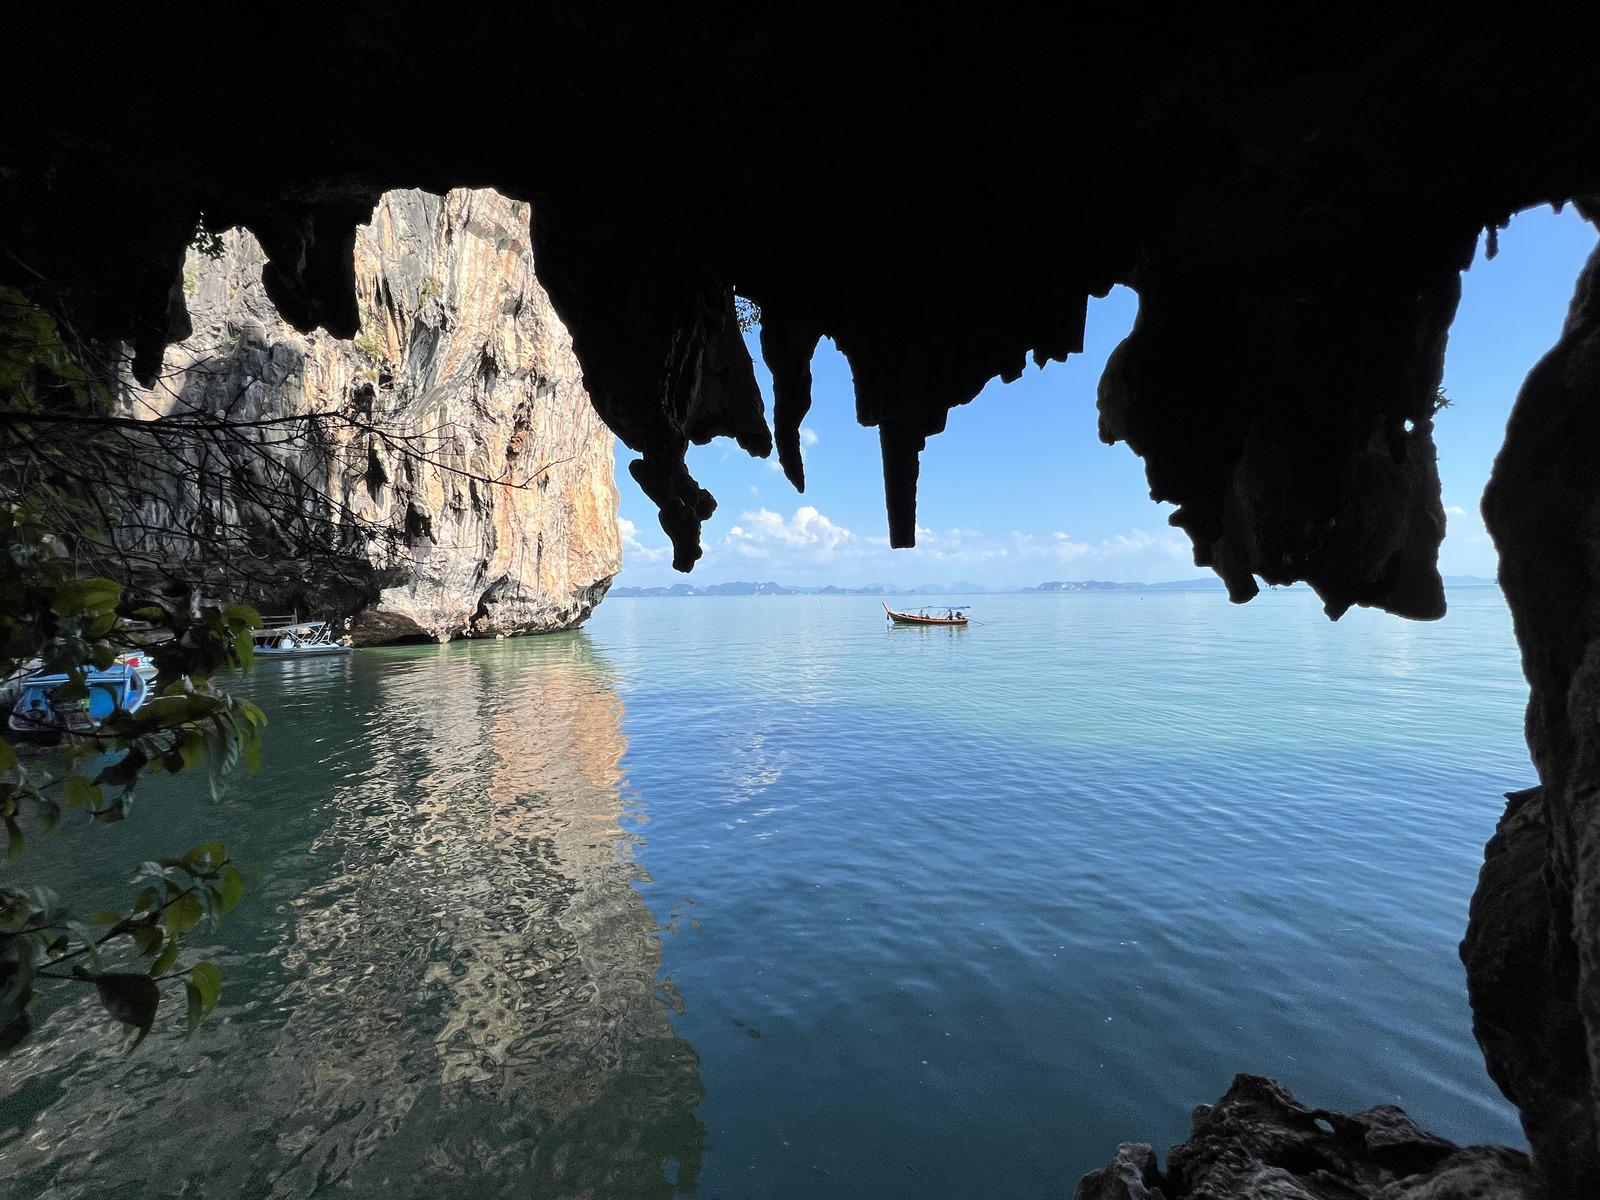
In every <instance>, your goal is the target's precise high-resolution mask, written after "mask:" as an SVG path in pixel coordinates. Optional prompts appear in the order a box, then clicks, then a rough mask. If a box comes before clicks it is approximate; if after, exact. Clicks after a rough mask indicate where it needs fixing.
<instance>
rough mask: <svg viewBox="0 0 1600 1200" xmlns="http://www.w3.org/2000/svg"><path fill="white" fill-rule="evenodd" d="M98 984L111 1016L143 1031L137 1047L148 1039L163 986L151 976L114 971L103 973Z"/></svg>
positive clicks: (101, 1000)
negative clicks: (159, 985) (160, 986)
mask: <svg viewBox="0 0 1600 1200" xmlns="http://www.w3.org/2000/svg"><path fill="white" fill-rule="evenodd" d="M94 983H95V987H96V988H98V989H99V991H100V1003H101V1004H103V1005H105V1009H106V1012H107V1013H109V1014H110V1015H111V1019H112V1020H114V1021H121V1022H122V1023H123V1024H124V1025H132V1026H133V1027H134V1028H135V1029H137V1030H138V1031H139V1036H138V1037H137V1038H135V1039H134V1042H133V1044H134V1046H137V1045H138V1044H139V1043H140V1042H142V1041H144V1039H145V1035H146V1034H147V1033H149V1032H150V1026H151V1024H152V1023H154V1021H155V1019H156V1009H157V1007H159V1006H160V1004H161V989H160V988H158V987H157V986H156V981H155V980H154V979H151V978H150V976H148V975H143V974H138V975H136V974H133V973H131V972H125V971H114V972H110V973H108V974H105V975H101V976H99V977H98V978H97V979H96V980H95V981H94ZM130 1048H131V1047H130Z"/></svg>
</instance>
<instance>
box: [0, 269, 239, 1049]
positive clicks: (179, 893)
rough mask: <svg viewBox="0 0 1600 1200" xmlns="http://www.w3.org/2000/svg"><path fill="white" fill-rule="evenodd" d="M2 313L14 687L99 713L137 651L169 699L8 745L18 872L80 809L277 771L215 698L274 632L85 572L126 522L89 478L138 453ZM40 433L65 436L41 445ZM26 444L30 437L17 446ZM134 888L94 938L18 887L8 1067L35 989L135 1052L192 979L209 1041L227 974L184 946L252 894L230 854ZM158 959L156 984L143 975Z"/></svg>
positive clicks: (45, 327) (4, 814)
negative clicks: (186, 959) (78, 1003)
mask: <svg viewBox="0 0 1600 1200" xmlns="http://www.w3.org/2000/svg"><path fill="white" fill-rule="evenodd" d="M0 301H3V302H0V416H4V417H5V418H6V419H5V420H0V562H3V563H4V568H3V569H0V678H4V679H6V680H8V681H16V680H20V679H22V678H25V677H27V676H29V675H33V674H46V675H64V676H66V679H65V681H64V682H63V683H61V684H59V685H57V686H56V687H55V688H54V689H53V691H52V697H51V698H52V701H54V702H61V703H69V704H70V703H72V702H73V701H84V700H87V698H88V695H89V692H88V674H89V672H90V671H91V670H104V669H106V668H108V667H110V666H111V665H112V664H113V663H114V662H115V661H116V659H117V656H118V655H119V654H121V653H123V652H125V651H128V650H135V649H137V650H139V651H140V652H142V653H143V654H146V655H148V656H149V657H150V659H151V660H152V661H153V662H154V663H155V665H156V668H157V671H158V674H157V678H156V683H155V685H154V686H155V688H156V691H157V695H156V696H155V698H153V699H151V700H150V701H149V702H147V703H146V704H144V705H143V706H142V707H140V708H139V710H138V711H137V712H128V711H126V710H124V709H120V708H119V709H117V710H116V711H114V712H112V713H111V714H110V715H109V716H107V717H105V718H104V719H103V720H101V721H100V722H99V723H98V725H97V726H96V727H93V728H91V729H90V730H88V731H86V732H83V733H73V734H67V735H56V736H55V741H54V744H41V743H40V742H39V741H38V738H37V737H36V736H35V735H34V734H32V733H29V734H26V735H22V738H20V739H19V738H18V737H16V736H10V735H8V736H7V737H6V738H5V739H0V823H3V824H4V826H5V829H6V834H7V855H6V860H7V861H8V862H11V861H15V860H16V859H18V858H19V857H20V856H22V855H23V854H24V852H25V851H26V849H27V846H28V845H29V841H30V837H29V835H28V834H27V833H25V829H28V828H31V829H33V830H36V831H37V833H38V835H39V836H49V835H51V834H53V833H55V832H56V830H57V829H59V828H60V826H61V825H62V823H63V820H64V819H65V817H66V816H67V814H68V813H71V812H73V811H75V810H82V811H83V812H85V813H86V814H87V816H88V817H90V818H92V819H93V820H94V821H95V822H98V823H100V824H111V823H114V822H117V821H120V820H122V819H123V818H124V817H126V816H127V815H128V813H129V811H130V810H131V806H132V801H133V798H134V794H135V791H136V790H137V787H138V785H139V783H140V781H141V780H142V779H143V778H145V777H146V776H148V775H152V774H157V773H161V772H166V773H172V774H175V773H177V772H180V771H185V770H191V769H198V768H200V767H202V766H203V767H204V768H205V769H206V771H207V774H208V776H209V779H210V783H211V790H212V794H213V795H214V796H220V794H221V792H222V789H223V786H224V782H225V778H226V776H227V775H228V773H229V772H231V771H232V770H234V768H235V767H236V766H238V765H239V764H240V763H241V762H243V763H244V765H245V766H247V767H248V768H249V769H250V770H254V769H255V768H256V766H257V765H258V764H259V762H260V756H261V731H262V729H263V727H264V726H265V725H266V717H265V715H264V714H263V713H262V712H261V710H260V709H259V708H257V707H256V706H255V705H254V704H252V703H250V702H249V701H248V700H245V699H243V698H240V697H235V696H230V695H228V694H227V693H226V692H224V691H222V690H221V689H219V688H217V687H215V686H214V685H213V684H212V683H211V676H213V675H214V674H216V673H217V672H219V671H223V670H231V669H234V668H240V669H245V670H248V669H249V668H250V666H251V665H252V660H253V655H252V649H251V640H250V631H251V630H252V629H253V628H256V627H258V626H259V625H260V624H261V617H260V615H259V614H258V613H256V612H255V611H254V610H253V609H251V608H248V607H245V606H243V605H230V606H226V607H221V606H209V607H195V608H189V607H177V606H169V605H168V604H167V603H166V602H165V601H164V600H163V598H162V597H160V596H145V597H141V596H135V595H128V594H126V593H125V590H124V587H123V586H122V585H121V584H119V583H117V582H116V581H114V580H111V579H105V578H100V577H97V576H88V577H85V575H84V574H83V573H82V572H81V570H80V564H81V563H82V562H83V561H84V560H85V559H87V560H88V561H89V562H95V561H98V560H99V557H100V554H101V552H102V551H103V548H104V547H105V546H106V545H108V544H109V542H110V539H109V535H108V533H107V531H108V530H110V529H115V528H116V526H117V522H118V520H119V519H120V517H121V514H122V508H121V505H122V502H123V501H122V499H121V497H119V495H118V493H117V491H116V489H115V488H113V487H111V486H109V485H108V482H107V473H106V472H101V473H100V474H98V475H97V474H95V473H94V472H86V471H84V470H83V469H81V468H82V463H83V462H85V461H90V460H94V459H95V456H96V455H97V454H101V453H102V452H105V447H106V442H107V440H108V439H110V438H113V437H118V436H120V434H119V433H118V432H117V431H116V430H115V428H114V427H112V426H108V425H107V424H105V423H104V418H106V417H108V416H109V415H110V414H111V411H112V406H111V404H110V399H109V394H108V392H107V390H106V389H105V387H104V386H102V385H101V384H100V383H99V382H97V381H96V380H95V379H93V378H92V377H91V376H90V375H88V374H87V373H86V372H85V371H84V370H83V369H82V367H81V366H80V365H79V363H78V361H77V359H76V358H75V357H74V356H73V355H72V354H70V353H68V352H67V350H66V348H65V342H64V339H63V338H62V337H61V335H60V332H59V330H58V328H57V327H56V324H55V323H54V321H53V319H52V318H50V316H49V315H48V314H47V313H45V312H44V311H43V310H42V309H40V308H37V307H35V306H32V305H29V304H27V303H25V302H22V301H21V300H20V299H19V297H17V296H16V295H15V294H13V293H8V294H6V295H4V296H0ZM18 418H21V419H20V420H19V419H18ZM57 418H82V420H76V419H67V420H57ZM39 429H45V430H60V431H62V432H61V433H60V434H57V435H52V436H47V437H36V436H33V434H32V433H31V432H29V431H36V430H39ZM18 430H21V431H23V434H24V435H23V436H13V434H15V433H16V432H17V431H18ZM152 444H153V443H152ZM108 453H109V454H110V457H107V458H105V459H104V462H105V463H122V462H124V461H125V459H124V458H119V457H117V456H118V455H124V456H125V455H126V454H128V453H129V451H128V450H127V448H126V446H118V447H115V448H114V449H113V450H112V451H110V452H108ZM133 465H135V466H136V465H137V464H133ZM134 883H136V884H139V883H143V884H145V886H144V887H143V888H142V890H141V891H140V892H139V894H138V896H137V897H136V898H135V899H134V901H133V903H132V904H131V906H130V907H129V908H128V909H127V910H126V911H123V910H120V909H116V910H113V909H107V910H104V911H101V912H97V913H92V914H90V915H89V917H88V918H87V919H85V920H82V921H79V920H77V919H76V918H75V917H74V916H73V915H72V911H71V908H70V906H69V905H68V904H66V903H65V902H64V901H63V900H62V898H61V897H60V895H59V894H58V893H57V892H55V891H54V890H52V889H49V888H43V887H36V888H20V887H16V886H11V885H7V884H4V883H0V1053H4V1052H5V1051H7V1050H10V1049H11V1048H13V1047H14V1046H16V1045H17V1044H19V1043H20V1042H21V1041H22V1040H23V1039H25V1038H26V1037H27V1036H28V1034H29V1033H30V1032H31V1031H32V1029H33V1020H32V1016H31V1012H30V1010H31V1006H32V1005H33V1004H34V1002H35V1001H36V1000H38V999H39V996H40V992H39V991H37V990H36V988H35V985H36V984H43V983H45V982H46V981H48V982H50V983H52V984H54V985H56V986H62V987H69V986H73V985H83V984H93V985H94V987H95V989H96V991H97V994H98V996H99V999H100V1002H101V1004H102V1006H103V1007H104V1009H105V1010H106V1012H107V1013H108V1015H110V1016H111V1017H112V1018H113V1019H114V1020H117V1021H120V1022H121V1023H122V1024H123V1025H124V1026H125V1027H127V1028H128V1029H129V1030H131V1031H134V1032H136V1033H137V1036H136V1037H135V1038H134V1041H133V1043H132V1044H133V1045H135V1046H137V1045H138V1044H139V1043H140V1042H141V1041H143V1039H144V1037H145V1036H146V1035H147V1034H148V1033H149V1031H150V1028H151V1026H152V1024H153V1022H154V1020H155V1016H156V1012H157V1010H158V1008H159V1006H160V1003H161V991H162V989H161V984H162V983H165V982H169V981H175V980H177V979H180V978H181V979H183V981H184V990H185V993H186V996H187V1000H188V1028H189V1032H191V1033H192V1032H193V1031H194V1029H195V1028H196V1027H197V1026H198V1024H199V1023H200V1021H201V1020H203V1019H204V1017H205V1016H206V1015H207V1014H208V1013H210V1012H211V1011H212V1009H213V1008H214V1007H215V1006H216V1003H217V998H218V996H219V995H220V993H221V987H222V975H221V972H220V971H219V970H218V968H217V966H216V964H215V963H212V962H204V961H203V962H195V963H192V964H190V965H189V966H186V967H179V965H178V960H179V957H180V955H181V954H182V952H183V938H184V936H185V935H187V934H188V933H190V932H191V931H192V930H193V929H194V928H196V926H197V925H199V924H200V922H201V921H204V920H209V921H211V922H213V923H214V922H215V921H216V920H217V919H219V918H220V917H221V916H222V914H223V913H225V912H227V911H228V910H229V909H231V908H232V907H233V906H234V905H235V904H237V903H238V902H239V899H240V897H241V896H242V894H243V891H244V876H243V874H242V873H241V872H240V870H239V868H238V866H237V865H236V864H235V863H234V861H233V859H232V857H231V856H230V855H229V854H228V852H227V849H226V848H225V847H224V846H223V844H222V843H220V842H204V843H202V844H201V845H199V846H196V847H194V848H193V849H191V850H190V851H189V852H188V853H186V854H184V855H181V856H178V857H174V858H164V859H160V860H157V861H155V862H149V863H145V864H144V865H143V867H141V868H140V870H139V873H138V874H137V875H136V876H135V877H134ZM142 958H143V959H149V960H150V961H149V963H148V966H147V967H146V968H145V969H143V970H129V969H127V968H129V967H130V966H134V965H136V964H137V962H138V960H139V959H142Z"/></svg>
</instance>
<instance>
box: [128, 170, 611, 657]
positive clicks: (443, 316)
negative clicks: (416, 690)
mask: <svg viewBox="0 0 1600 1200" xmlns="http://www.w3.org/2000/svg"><path fill="white" fill-rule="evenodd" d="M213 254H214V257H213V256H208V255H206V254H202V253H200V252H199V251H197V250H191V251H190V252H189V255H188V258H187V260H186V265H185V272H184V280H183V288H184V292H185V298H186V301H187V306H188V309H189V314H190V319H191V322H192V325H193V330H192V333H191V334H190V335H189V336H188V337H187V338H185V339H184V340H183V341H182V342H179V343H177V344H175V345H174V346H172V347H170V348H169V349H168V351H167V353H166V356H165V360H164V363H163V370H162V371H161V374H160V377H159V378H158V379H157V380H156V381H155V383H154V385H153V386H151V387H148V388H143V387H140V386H138V385H137V384H136V383H135V382H133V380H132V378H131V377H129V378H128V379H127V380H126V381H125V383H126V388H125V391H124V403H125V404H126V405H127V406H128V407H129V409H130V411H132V412H135V413H137V414H138V415H140V416H144V417H158V416H172V415H179V416H182V415H184V414H191V415H193V414H207V415H210V414H223V415H226V417H227V418H228V420H229V422H230V423H231V424H232V426H233V427H234V429H235V430H238V429H241V428H242V429H244V430H245V434H244V436H245V437H247V438H251V439H252V440H253V442H254V445H253V447H250V448H248V452H247V453H243V454H242V456H241V455H240V454H234V453H230V452H229V449H228V447H219V446H218V445H216V444H211V445H208V446H207V447H206V448H205V449H204V450H200V449H196V448H193V447H190V448H186V449H185V451H184V453H185V454H186V455H188V456H189V457H190V458H191V460H193V459H194V458H195V456H196V455H209V456H211V457H212V458H213V459H214V460H215V461H213V462H209V463H204V464H199V465H203V466H206V467H208V468H209V470H208V471H205V472H200V473H194V472H191V473H190V474H191V476H192V477H193V478H200V479H204V478H207V477H208V476H209V477H211V478H225V477H226V476H227V474H228V472H229V471H232V472H234V473H235V476H237V473H239V472H247V473H249V474H250V475H251V476H252V478H253V479H254V481H255V483H256V484H257V486H258V487H260V486H266V485H269V484H270V485H272V486H273V487H274V488H275V490H273V491H271V493H270V494H271V495H272V496H273V498H274V499H276V500H279V501H281V500H282V499H284V496H283V489H284V488H285V487H286V486H293V487H294V488H295V489H296V490H297V492H304V493H305V494H306V495H307V496H309V497H310V499H309V500H306V501H303V502H302V503H301V504H300V505H299V506H298V510H297V509H296V508H295V507H294V506H287V510H286V506H284V505H283V504H281V503H279V504H276V505H273V506H271V508H273V509H276V511H269V506H267V505H263V504H257V503H252V501H251V496H252V491H251V489H250V488H248V487H244V488H243V489H242V490H241V488H240V487H231V488H230V487H229V486H227V484H226V483H223V484H221V485H220V486H219V490H217V491H216V492H215V494H212V493H211V492H208V491H207V489H206V487H205V486H204V485H201V486H198V487H196V486H187V487H169V488H168V489H167V490H166V494H165V495H163V496H162V497H161V498H160V499H159V500H156V501H152V502H150V503H148V504H147V505H146V510H145V512H144V513H143V514H142V517H143V520H142V522H141V525H142V531H141V532H139V533H137V534H136V535H135V536H136V539H137V543H138V547H139V548H140V549H141V550H143V551H145V552H146V553H147V554H148V553H151V552H152V551H153V552H156V553H158V554H159V556H160V557H161V558H163V559H164V560H166V561H168V562H169V563H170V562H172V561H174V560H178V561H179V562H181V561H182V560H184V559H186V558H187V559H192V558H194V557H195V553H194V552H195V549H196V546H195V543H194V542H193V541H191V540H190V537H191V534H192V532H193V531H195V530H197V529H206V530H210V531H212V532H213V533H216V534H223V533H224V532H225V533H226V535H228V536H230V537H231V538H232V540H233V542H236V543H237V544H239V545H241V546H244V547H248V549H247V551H246V552H245V553H244V554H242V555H241V556H240V558H239V560H238V561H237V563H236V565H237V566H238V568H239V569H238V571H237V572H236V573H234V575H233V576H232V577H231V578H220V579H219V578H216V577H214V576H209V577H207V578H205V579H204V580H203V581H202V583H203V586H205V587H207V588H209V589H212V590H216V591H229V592H231V593H233V594H232V596H231V597H230V598H238V599H249V600H252V601H254V602H256V603H257V604H258V605H261V606H263V607H266V608H269V609H271V610H273V611H284V612H287V611H290V610H291V609H298V610H299V611H300V613H301V615H302V616H304V615H305V614H306V613H307V612H310V613H312V614H313V615H318V616H335V617H344V618H348V619H349V628H350V630H351V633H352V635H353V636H354V638H355V639H356V640H357V641H358V642H379V641H390V640H394V639H396V638H401V637H414V636H419V635H425V636H430V637H434V638H437V639H439V640H441V641H443V640H448V639H449V638H453V637H459V636H480V637H481V636H495V635H513V634H523V633H539V632H546V631H550V630H555V629H564V628H569V627H571V626H573V625H576V624H578V623H579V622H581V621H583V620H584V619H585V618H586V617H587V616H588V615H589V613H590V612H591V611H592V610H593V608H594V606H595V604H597V603H598V602H599V601H600V599H601V597H602V596H604V594H605V591H606V589H607V587H609V586H610V581H611V579H612V577H613V576H614V575H615V574H616V573H617V571H618V570H620V569H621V561H622V559H621V555H622V546H621V533H620V529H619V527H618V524H617V503H618V497H617V490H616V485H615V480H614V475H613V445H614V438H613V436H612V434H611V432H610V430H608V429H607V428H606V427H605V425H604V424H603V423H602V422H601V420H600V418H599V417H598V416H597V415H596V413H595V411H594V409H593V407H592V406H591V404H590V402H589V397H588V394H587V393H586V391H585V390H584V385H583V379H582V373H581V371H580V369H579V367H578V362H577V359H576V358H575V356H574V354H573V350H572V342H571V339H570V338H569V337H568V335H567V331H566V329H565V328H564V327H563V326H562V324H561V322H560V320H559V319H558V318H557V316H556V315H555V312H554V311H553V309H552V308H551V305H550V301H549V298H548V297H547V296H546V294H545V292H544V290H543V288H541V287H540V285H539V282H538V279H537V278H536V276H535V274H534V263H533V253H532V248H531V239H530V235H529V208H528V205H526V204H523V203H519V202H516V201H512V200H508V199H506V198H505V197H504V196H501V195H499V194H497V193H495V192H492V191H486V190H465V189H460V190H456V191H452V192H450V193H448V194H447V195H445V196H443V197H440V196H436V195H431V194H428V193H426V192H420V191H395V192H389V193H387V194H385V195H384V196H383V198H382V199H381V201H380V202H379V204H378V206H377V208H376V210H375V211H373V213H372V214H371V222H370V223H369V224H366V225H363V226H360V227H359V228H358V229H357V230H356V236H355V242H354V249H353V263H354V274H355V285H356V294H357V296H358V299H359V315H360V328H359V330H358V332H357V333H356V336H355V337H354V338H352V339H349V340H342V339H339V338H336V337H334V336H332V335H330V334H329V333H327V332H325V331H322V330H317V331H314V332H311V333H302V332H300V331H298V330H296V329H295V328H294V327H292V326H291V325H290V324H289V323H287V322H286V320H285V319H284V317H283V316H282V315H280V312H279V306H278V304H277V303H275V300H276V297H274V296H272V295H271V288H270V287H269V286H268V284H269V283H270V281H265V282H264V280H263V266H264V265H265V264H266V255H265V253H264V252H263V250H262V248H261V245H260V243H259V242H258V241H257V240H256V238H255V237H254V236H253V235H251V234H250V233H249V232H247V231H243V230H231V231H229V232H228V233H226V234H224V235H223V236H222V237H221V239H220V242H219V243H218V244H217V245H215V246H214V247H213ZM300 418H304V420H301V419H300ZM252 423H254V424H252ZM230 436H232V437H234V438H237V437H238V436H239V435H238V434H237V433H234V434H231V435H230ZM241 457H242V459H243V463H242V465H241V462H240V461H239V460H240V459H241ZM265 477H271V478H265ZM285 481H287V482H285ZM302 485H303V486H302ZM185 531H187V532H185ZM230 544H231V543H230ZM304 546H315V547H319V548H320V549H321V550H324V551H327V553H317V554H315V555H312V556H310V557H311V558H314V559H315V560H316V561H314V562H312V561H307V559H308V556H307V555H306V554H304V553H301V552H300V550H299V548H300V547H304ZM178 573H181V567H180V568H179V569H178ZM225 574H226V572H225Z"/></svg>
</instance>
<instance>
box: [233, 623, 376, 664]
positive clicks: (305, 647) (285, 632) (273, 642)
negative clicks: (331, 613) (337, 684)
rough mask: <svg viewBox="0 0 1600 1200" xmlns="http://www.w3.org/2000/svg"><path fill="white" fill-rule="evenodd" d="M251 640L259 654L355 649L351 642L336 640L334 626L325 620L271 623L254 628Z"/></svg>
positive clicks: (304, 654)
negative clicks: (330, 625) (332, 627)
mask: <svg viewBox="0 0 1600 1200" xmlns="http://www.w3.org/2000/svg"><path fill="white" fill-rule="evenodd" d="M269 619H270V618H269ZM250 640H251V641H252V642H254V643H255V652H256V657H258V658H313V657H316V656H318V655H323V654H349V653H350V652H351V651H352V650H353V649H354V647H353V646H351V645H350V644H349V643H348V642H344V641H334V639H333V630H332V629H331V628H330V627H329V625H328V623H327V622H326V621H289V622H286V623H284V624H281V625H276V624H275V625H268V626H266V627H265V628H264V629H252V630H251V631H250Z"/></svg>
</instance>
